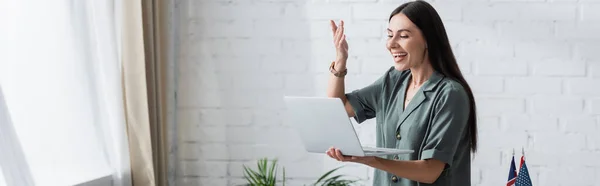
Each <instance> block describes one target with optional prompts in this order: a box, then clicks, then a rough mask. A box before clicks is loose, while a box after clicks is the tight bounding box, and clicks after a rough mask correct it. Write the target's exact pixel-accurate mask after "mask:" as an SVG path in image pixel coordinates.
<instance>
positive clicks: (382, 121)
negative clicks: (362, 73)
mask: <svg viewBox="0 0 600 186" xmlns="http://www.w3.org/2000/svg"><path fill="white" fill-rule="evenodd" d="M410 79H411V73H410V70H405V71H402V72H401V71H398V70H396V69H395V68H394V67H391V68H390V69H389V70H388V71H387V72H386V73H385V74H384V75H383V76H382V77H380V78H379V79H377V80H376V81H375V82H374V83H372V84H370V85H368V86H366V87H364V88H361V89H358V90H354V91H352V92H350V93H347V94H346V97H347V98H348V101H349V102H350V104H351V105H352V107H353V109H354V113H355V116H354V119H355V120H356V121H357V122H358V123H362V122H364V121H365V120H367V119H371V118H376V124H377V127H376V130H377V131H376V134H377V135H376V138H377V139H376V144H377V147H385V148H400V149H412V150H414V151H415V152H414V153H412V154H404V155H397V156H384V157H383V158H388V159H395V160H424V159H430V158H433V159H437V160H440V161H442V162H445V163H446V167H445V168H444V171H443V172H442V174H441V175H440V177H439V178H438V179H437V181H435V182H434V183H433V184H425V183H418V182H415V181H412V180H409V179H405V178H402V177H399V176H396V175H393V174H391V173H388V172H385V171H382V170H377V169H376V170H375V174H374V178H373V179H374V180H373V185H374V186H385V185H394V186H425V185H435V186H469V185H471V161H470V157H471V154H470V152H469V137H468V135H467V120H468V116H469V110H470V109H469V98H468V95H467V93H466V91H465V90H464V88H463V86H462V85H461V84H459V83H458V82H457V81H455V80H452V79H450V78H448V77H445V76H444V75H442V74H440V73H438V72H434V73H433V74H432V75H431V77H430V78H429V79H428V80H427V81H426V82H425V83H424V84H423V85H422V86H421V88H420V89H419V90H418V91H417V93H416V94H415V96H414V97H413V100H412V101H411V102H410V103H409V104H408V106H407V107H406V110H404V107H403V106H404V97H405V93H406V88H407V85H408V83H409V80H410Z"/></svg>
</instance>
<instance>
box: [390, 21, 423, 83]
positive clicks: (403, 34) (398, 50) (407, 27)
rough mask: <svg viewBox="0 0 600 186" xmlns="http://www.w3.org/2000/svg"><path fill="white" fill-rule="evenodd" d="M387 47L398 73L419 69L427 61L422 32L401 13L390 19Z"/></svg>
mask: <svg viewBox="0 0 600 186" xmlns="http://www.w3.org/2000/svg"><path fill="white" fill-rule="evenodd" d="M387 32H388V40H387V44H386V47H387V49H388V51H390V54H391V55H392V58H393V59H394V67H395V68H396V70H398V71H403V70H406V69H409V68H419V67H420V66H421V65H423V64H425V63H429V60H426V59H427V52H426V51H427V49H426V44H427V43H426V42H425V38H424V37H423V34H422V33H421V30H420V29H419V28H418V27H417V26H416V25H415V24H414V23H413V22H412V21H410V19H408V17H406V15H404V14H402V13H399V14H396V15H394V16H393V17H392V19H390V23H389V26H388V30H387Z"/></svg>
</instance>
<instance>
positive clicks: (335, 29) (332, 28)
mask: <svg viewBox="0 0 600 186" xmlns="http://www.w3.org/2000/svg"><path fill="white" fill-rule="evenodd" d="M329 24H330V25H331V33H333V35H334V36H335V33H336V31H337V26H336V25H335V22H334V21H333V20H329Z"/></svg>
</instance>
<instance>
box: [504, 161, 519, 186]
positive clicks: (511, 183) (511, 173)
mask: <svg viewBox="0 0 600 186" xmlns="http://www.w3.org/2000/svg"><path fill="white" fill-rule="evenodd" d="M515 181H517V170H516V168H515V156H514V155H513V157H512V160H511V162H510V169H509V170H508V182H507V183H506V186H515Z"/></svg>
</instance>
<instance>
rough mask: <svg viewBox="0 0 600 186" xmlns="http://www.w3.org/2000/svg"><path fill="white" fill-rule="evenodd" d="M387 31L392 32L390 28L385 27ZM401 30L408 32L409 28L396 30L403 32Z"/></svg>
mask: <svg viewBox="0 0 600 186" xmlns="http://www.w3.org/2000/svg"><path fill="white" fill-rule="evenodd" d="M387 31H388V32H394V31H392V30H391V29H389V28H388V29H387ZM403 31H406V32H410V30H408V29H400V30H398V31H397V32H403Z"/></svg>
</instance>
